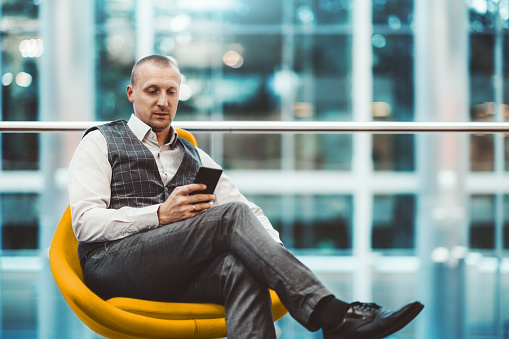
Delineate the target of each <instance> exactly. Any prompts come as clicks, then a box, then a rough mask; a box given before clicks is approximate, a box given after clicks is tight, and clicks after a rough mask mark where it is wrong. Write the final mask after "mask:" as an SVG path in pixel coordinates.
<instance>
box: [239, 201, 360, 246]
mask: <svg viewBox="0 0 509 339" xmlns="http://www.w3.org/2000/svg"><path fill="white" fill-rule="evenodd" d="M246 197H247V198H248V199H249V200H251V201H252V202H254V203H255V204H257V205H258V206H260V207H261V208H262V210H263V212H264V214H265V215H266V216H267V217H268V218H269V220H270V221H271V223H272V225H273V226H274V228H275V229H276V230H278V232H279V235H280V237H281V240H282V241H283V243H284V244H285V246H286V247H288V248H291V249H292V251H296V252H297V253H309V254H334V253H336V254H341V253H344V250H350V249H351V248H352V197H351V196H346V195H283V196H275V195H246Z"/></svg>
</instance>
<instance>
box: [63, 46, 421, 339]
mask: <svg viewBox="0 0 509 339" xmlns="http://www.w3.org/2000/svg"><path fill="white" fill-rule="evenodd" d="M180 79H181V75H180V71H179V69H178V68H177V66H176V65H175V64H174V63H173V62H172V61H171V60H170V59H168V58H167V57H164V56H159V55H152V56H149V57H146V58H143V59H142V60H140V61H138V63H136V65H135V66H134V67H133V71H132V74H131V84H130V85H129V86H128V87H127V97H128V99H129V101H130V102H132V103H133V107H134V115H133V116H131V118H130V120H129V122H128V123H126V122H125V121H116V122H113V123H110V124H106V125H102V126H98V127H96V128H92V129H91V130H89V131H87V133H86V135H85V136H84V138H83V140H82V141H81V143H80V145H79V146H78V148H77V150H76V153H75V155H74V157H73V159H72V161H71V164H70V168H69V194H70V200H71V211H72V219H73V229H74V232H75V234H76V237H77V239H78V240H79V241H80V246H79V249H78V252H79V256H80V261H81V265H82V268H83V274H84V279H85V283H86V284H87V285H88V286H89V287H90V288H91V289H92V290H93V291H94V292H95V293H97V294H98V295H99V296H100V297H102V298H104V299H108V298H112V297H131V298H139V299H149V300H160V301H175V302H201V303H217V304H222V305H224V306H225V310H226V323H227V328H228V337H229V338H230V339H235V338H261V339H267V338H275V337H276V335H275V331H274V326H273V324H272V311H271V301H270V297H269V293H268V289H269V288H270V289H273V290H275V291H276V293H277V294H278V296H279V297H280V299H281V301H282V302H283V304H284V305H285V306H286V308H287V309H288V310H289V313H290V314H291V315H292V316H293V317H294V318H295V319H296V320H297V321H299V322H300V323H301V324H302V325H303V326H305V327H306V328H307V329H309V330H312V331H315V330H318V329H319V328H322V329H323V333H324V338H329V339H334V338H382V337H385V336H388V335H390V334H392V333H394V332H396V331H398V330H400V329H401V328H402V327H404V326H405V325H406V324H408V323H409V322H410V321H411V320H412V319H413V318H414V317H416V316H417V314H418V313H419V312H420V311H421V310H422V308H423V306H422V305H421V304H420V303H418V302H414V303H411V304H409V305H406V306H404V307H403V308H401V309H400V310H398V311H396V312H392V313H391V312H384V311H382V310H381V308H380V307H379V306H377V305H375V304H361V303H353V304H348V303H345V302H343V301H341V300H339V299H336V298H335V297H334V296H333V295H332V293H331V292H330V291H328V290H327V289H326V288H325V287H324V286H323V285H322V284H321V283H320V282H319V281H318V280H317V278H316V277H315V276H314V275H313V274H312V273H311V271H310V270H309V269H308V268H307V267H305V266H304V265H303V264H302V263H300V262H299V261H298V260H297V259H296V258H295V257H294V256H293V255H292V254H291V253H290V252H288V251H287V250H286V249H285V248H284V246H282V244H281V241H280V240H279V235H278V233H277V231H275V230H274V229H273V228H272V226H271V224H270V222H269V221H268V219H267V218H266V217H265V216H264V215H263V213H262V211H261V210H260V208H258V207H257V206H256V205H254V204H252V203H250V202H248V201H247V200H246V198H245V197H244V196H243V195H241V194H240V192H239V191H238V190H237V188H236V187H235V186H234V185H233V184H232V182H231V181H230V180H229V179H228V177H227V176H226V175H224V174H223V175H222V177H221V179H220V181H219V183H218V186H217V188H216V190H215V192H214V195H209V194H202V193H198V194H194V195H191V193H193V192H196V191H201V190H203V189H205V185H202V184H193V183H192V182H193V179H194V176H195V174H196V172H197V171H198V168H199V167H200V166H207V167H216V168H219V167H220V166H219V165H217V164H216V163H215V162H214V161H213V160H212V159H211V158H210V157H209V156H208V155H207V154H205V153H204V152H203V151H202V150H200V149H197V148H195V147H193V146H192V145H191V144H190V143H188V142H186V141H185V140H182V139H180V138H178V136H177V135H176V133H175V130H174V129H173V127H172V126H171V123H172V121H173V119H174V118H175V114H176V111H177V104H178V95H179V88H180Z"/></svg>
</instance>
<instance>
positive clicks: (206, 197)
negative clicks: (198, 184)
mask: <svg viewBox="0 0 509 339" xmlns="http://www.w3.org/2000/svg"><path fill="white" fill-rule="evenodd" d="M215 199H216V197H214V195H213V194H195V195H190V196H189V202H190V203H192V204H197V203H200V202H209V201H213V200H215Z"/></svg>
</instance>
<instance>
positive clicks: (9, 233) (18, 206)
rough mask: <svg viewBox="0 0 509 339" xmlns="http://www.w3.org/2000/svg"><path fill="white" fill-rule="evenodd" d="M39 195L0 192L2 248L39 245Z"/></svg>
mask: <svg viewBox="0 0 509 339" xmlns="http://www.w3.org/2000/svg"><path fill="white" fill-rule="evenodd" d="M38 203H39V196H38V195H37V194H35V193H27V194H25V193H1V194H0V204H1V213H2V214H1V223H2V249H3V250H22V249H37V248H38V247H39V242H38V241H39V206H38Z"/></svg>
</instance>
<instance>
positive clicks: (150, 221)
mask: <svg viewBox="0 0 509 339" xmlns="http://www.w3.org/2000/svg"><path fill="white" fill-rule="evenodd" d="M159 205H160V204H157V205H150V206H146V207H142V208H140V209H139V210H138V213H137V214H138V217H137V218H136V219H137V220H136V224H137V225H140V226H141V225H144V227H143V226H142V228H144V229H152V228H156V227H159V216H158V215H157V211H158V210H159Z"/></svg>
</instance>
